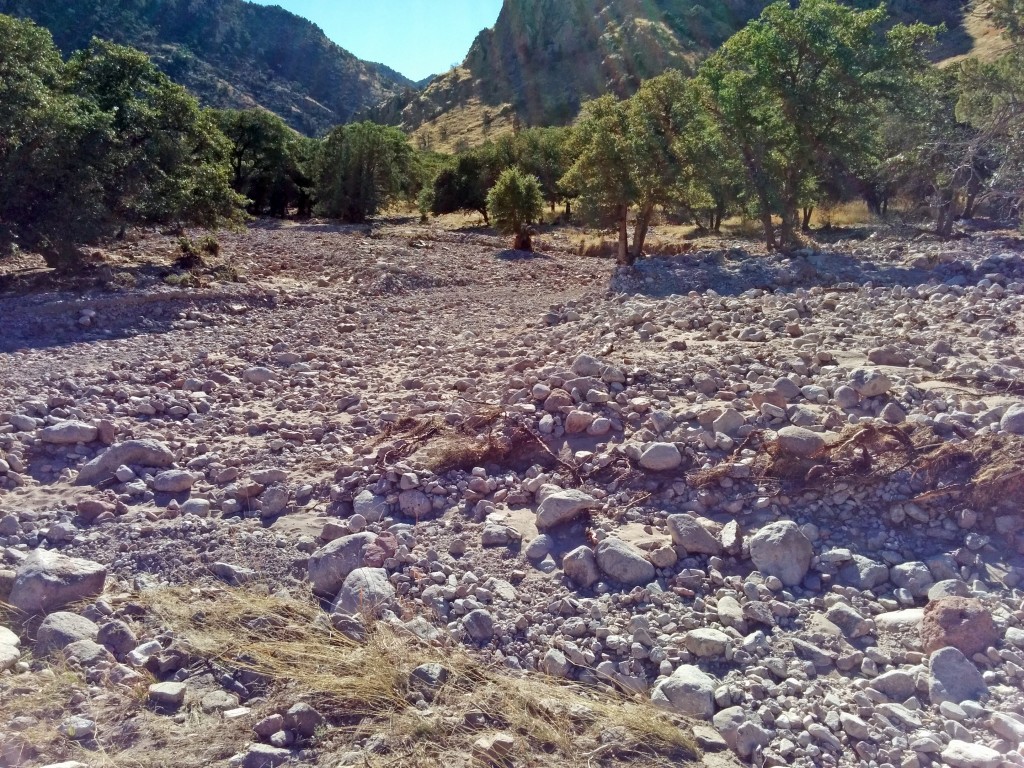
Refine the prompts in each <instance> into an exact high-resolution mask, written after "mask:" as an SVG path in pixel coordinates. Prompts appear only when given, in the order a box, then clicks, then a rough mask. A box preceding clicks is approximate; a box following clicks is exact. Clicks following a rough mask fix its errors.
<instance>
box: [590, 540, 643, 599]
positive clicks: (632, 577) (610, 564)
mask: <svg viewBox="0 0 1024 768" xmlns="http://www.w3.org/2000/svg"><path fill="white" fill-rule="evenodd" d="M595 554H596V555H597V567H598V568H600V569H601V572H602V573H604V574H605V575H606V576H607V577H608V578H609V579H611V580H612V581H617V582H619V583H620V584H625V585H627V586H630V587H633V586H637V585H640V584H650V583H651V582H652V581H654V575H655V572H654V566H653V565H652V564H651V562H650V561H649V560H648V559H647V558H646V557H644V554H643V552H641V551H640V550H639V549H637V548H636V547H634V546H633V545H632V544H628V543H626V542H625V541H623V540H622V539H616V538H614V537H612V536H609V537H608V538H607V539H605V540H604V541H602V542H601V543H600V544H598V545H597V551H596V553H595Z"/></svg>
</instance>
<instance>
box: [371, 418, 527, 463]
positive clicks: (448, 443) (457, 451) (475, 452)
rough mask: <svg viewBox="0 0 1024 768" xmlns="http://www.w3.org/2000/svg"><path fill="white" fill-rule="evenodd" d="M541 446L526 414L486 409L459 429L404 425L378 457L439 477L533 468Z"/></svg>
mask: <svg viewBox="0 0 1024 768" xmlns="http://www.w3.org/2000/svg"><path fill="white" fill-rule="evenodd" d="M542 446H543V443H542V442H541V441H540V438H539V437H538V436H537V435H536V433H535V430H534V429H533V428H532V425H531V424H530V423H528V421H527V419H525V418H524V417H523V416H522V414H518V413H513V412H508V411H506V410H505V409H504V408H502V407H501V406H498V405H483V406H482V407H480V408H478V409H477V410H476V411H474V412H473V413H472V414H470V415H469V416H467V417H466V418H465V419H463V421H462V422H461V423H459V424H458V425H455V426H453V425H451V424H448V423H447V422H446V421H445V420H444V419H443V418H441V417H437V416H432V417H420V418H413V417H409V418H405V419H402V420H400V421H398V422H396V423H395V424H394V425H393V426H392V427H390V428H389V429H388V430H386V431H385V433H384V435H383V436H382V437H381V439H380V440H379V441H378V445H377V457H378V460H379V461H381V462H385V463H387V462H394V461H397V460H401V459H406V458H409V457H414V459H415V462H416V463H417V464H420V465H422V466H423V468H424V469H427V470H429V471H430V472H433V473H434V474H439V475H440V474H444V473H446V472H451V471H455V470H464V471H468V470H470V469H472V468H473V467H478V466H482V465H484V464H488V463H513V464H514V463H521V462H527V463H532V460H533V459H535V458H536V456H537V454H538V451H543V450H544V449H543V447H542Z"/></svg>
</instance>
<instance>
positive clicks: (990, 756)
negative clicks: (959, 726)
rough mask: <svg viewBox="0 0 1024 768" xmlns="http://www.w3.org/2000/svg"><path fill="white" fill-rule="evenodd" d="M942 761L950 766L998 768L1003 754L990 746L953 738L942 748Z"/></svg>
mask: <svg viewBox="0 0 1024 768" xmlns="http://www.w3.org/2000/svg"><path fill="white" fill-rule="evenodd" d="M942 762H943V763H945V764H946V765H948V766H949V767H950V768H998V766H999V765H1001V764H1004V763H1003V756H1002V754H1000V753H999V752H997V751H996V750H994V749H992V747H986V746H985V745H984V744H974V743H973V742H970V741H961V740H960V739H953V740H952V741H950V742H949V744H948V746H947V747H946V748H945V749H944V750H942Z"/></svg>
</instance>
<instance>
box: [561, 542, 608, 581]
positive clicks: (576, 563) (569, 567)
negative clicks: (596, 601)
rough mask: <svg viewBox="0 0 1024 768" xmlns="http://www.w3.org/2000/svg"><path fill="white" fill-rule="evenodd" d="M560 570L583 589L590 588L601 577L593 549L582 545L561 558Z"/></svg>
mask: <svg viewBox="0 0 1024 768" xmlns="http://www.w3.org/2000/svg"><path fill="white" fill-rule="evenodd" d="M562 571H563V572H564V573H565V575H566V576H567V577H568V578H569V579H570V580H571V581H572V582H573V583H575V584H576V585H577V586H579V587H581V588H583V589H590V587H592V586H593V585H594V584H595V583H596V582H597V581H598V579H600V578H601V573H600V570H599V569H598V567H597V557H596V556H595V555H594V550H592V549H591V548H590V547H587V546H584V545H581V546H579V547H576V549H574V550H572V551H571V552H569V553H567V554H566V555H565V557H563V558H562Z"/></svg>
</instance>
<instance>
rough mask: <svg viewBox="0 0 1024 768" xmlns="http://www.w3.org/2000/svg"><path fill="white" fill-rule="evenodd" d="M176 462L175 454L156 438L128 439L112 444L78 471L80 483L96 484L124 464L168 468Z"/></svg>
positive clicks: (106, 478)
mask: <svg viewBox="0 0 1024 768" xmlns="http://www.w3.org/2000/svg"><path fill="white" fill-rule="evenodd" d="M173 463H174V454H173V453H171V449H170V448H168V447H167V446H166V445H165V444H164V443H159V442H157V441H156V440H126V441H125V442H123V443H118V444H117V445H112V446H110V448H108V449H107V450H105V451H104V452H103V453H101V454H100V455H99V456H97V457H96V458H95V459H93V460H92V461H90V462H89V463H88V464H86V465H85V466H83V467H82V468H81V469H80V470H79V471H78V477H77V478H76V479H75V482H76V483H77V484H78V485H96V484H97V483H101V482H103V481H104V480H109V479H110V478H112V477H113V476H114V473H115V472H116V471H117V468H118V467H120V466H121V465H122V464H128V465H132V464H135V465H140V466H143V467H159V468H166V467H169V466H171V465H172V464H173Z"/></svg>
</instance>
